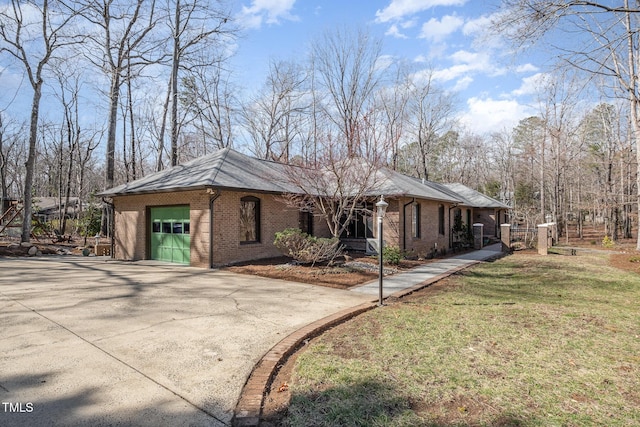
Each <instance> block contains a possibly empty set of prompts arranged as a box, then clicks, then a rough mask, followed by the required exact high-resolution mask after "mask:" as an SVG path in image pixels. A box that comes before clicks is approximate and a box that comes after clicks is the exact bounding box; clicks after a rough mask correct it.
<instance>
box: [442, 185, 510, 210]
mask: <svg viewBox="0 0 640 427" xmlns="http://www.w3.org/2000/svg"><path fill="white" fill-rule="evenodd" d="M439 185H441V186H443V187H445V188H447V189H449V190H450V191H452V192H453V193H455V194H457V195H458V197H460V198H461V199H462V203H463V204H464V205H466V206H470V207H474V208H499V209H509V208H510V206H509V205H507V204H505V203H502V202H501V201H499V200H496V199H494V198H492V197H489V196H487V195H486V194H482V193H480V192H479V191H476V190H474V189H472V188H469V187H467V186H466V185H463V184H459V183H456V184H439Z"/></svg>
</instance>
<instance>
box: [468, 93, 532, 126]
mask: <svg viewBox="0 0 640 427" xmlns="http://www.w3.org/2000/svg"><path fill="white" fill-rule="evenodd" d="M467 107H468V109H467V111H466V112H465V113H464V114H463V115H462V116H461V117H460V121H461V122H462V123H463V124H464V125H465V126H466V127H467V128H468V129H469V130H471V131H472V132H475V133H480V134H483V133H491V132H497V131H500V130H502V129H505V128H506V129H511V128H513V127H514V126H515V125H517V123H518V122H519V121H520V120H522V119H524V118H526V117H529V116H531V115H533V112H532V111H531V109H530V107H527V106H526V105H523V104H520V103H518V102H517V101H515V100H495V99H492V98H485V99H480V98H476V97H473V98H469V100H467Z"/></svg>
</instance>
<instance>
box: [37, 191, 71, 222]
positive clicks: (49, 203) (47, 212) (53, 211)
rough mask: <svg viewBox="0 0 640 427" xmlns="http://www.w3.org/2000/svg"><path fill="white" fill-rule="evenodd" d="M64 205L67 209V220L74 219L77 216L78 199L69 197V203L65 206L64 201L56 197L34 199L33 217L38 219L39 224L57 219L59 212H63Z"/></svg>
mask: <svg viewBox="0 0 640 427" xmlns="http://www.w3.org/2000/svg"><path fill="white" fill-rule="evenodd" d="M65 205H66V208H67V214H66V216H67V218H74V217H75V216H77V215H78V209H79V207H80V198H79V197H69V203H68V204H67V203H66V201H65V199H62V200H60V199H59V198H58V197H34V198H33V217H34V218H38V219H39V220H40V221H41V222H49V221H51V220H52V219H59V217H60V212H61V211H62V212H64V210H65Z"/></svg>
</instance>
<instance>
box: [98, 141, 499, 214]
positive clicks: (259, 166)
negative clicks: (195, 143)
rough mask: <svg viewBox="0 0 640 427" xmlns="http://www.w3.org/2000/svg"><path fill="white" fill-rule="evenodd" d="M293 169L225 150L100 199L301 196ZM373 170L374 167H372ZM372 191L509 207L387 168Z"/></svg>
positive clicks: (458, 187)
mask: <svg viewBox="0 0 640 427" xmlns="http://www.w3.org/2000/svg"><path fill="white" fill-rule="evenodd" d="M289 167H296V166H289V165H285V164H282V163H277V162H272V161H268V160H261V159H256V158H254V157H251V156H248V155H246V154H242V153H239V152H238V151H235V150H233V149H231V148H224V149H221V150H219V151H216V152H215V153H212V154H209V155H207V156H203V157H199V158H197V159H194V160H191V161H189V162H186V163H183V164H181V165H177V166H173V167H171V168H169V169H165V170H163V171H160V172H155V173H152V174H149V175H147V176H145V177H144V178H140V179H137V180H135V181H131V182H128V183H126V184H122V185H119V186H117V187H113V188H110V189H108V190H105V191H103V192H101V193H99V195H100V196H108V197H111V196H121V195H131V194H145V193H159V192H167V191H185V190H197V189H205V188H219V189H233V190H246V191H259V192H266V193H279V194H281V193H301V192H302V191H301V189H300V188H299V187H297V186H296V185H294V184H293V183H292V182H291V180H290V179H289V178H288V177H289V176H290V175H291V174H288V173H287V170H286V168H289ZM372 167H373V166H372ZM376 175H377V176H376V178H375V182H376V187H377V188H376V189H375V190H373V191H371V192H370V194H369V195H371V196H379V195H381V194H383V195H385V196H404V197H416V198H420V199H428V200H438V201H442V202H449V203H461V204H465V205H468V206H473V207H500V208H508V206H507V205H505V204H504V203H501V202H498V201H497V200H494V199H492V198H490V197H488V196H485V195H483V194H481V193H478V192H477V191H474V190H472V189H470V188H468V187H466V186H464V185H462V184H447V185H445V184H436V183H433V182H430V181H425V180H419V179H416V178H412V177H410V176H407V175H403V174H401V173H399V172H396V171H393V170H391V169H388V168H380V169H379V170H378V171H377V172H376Z"/></svg>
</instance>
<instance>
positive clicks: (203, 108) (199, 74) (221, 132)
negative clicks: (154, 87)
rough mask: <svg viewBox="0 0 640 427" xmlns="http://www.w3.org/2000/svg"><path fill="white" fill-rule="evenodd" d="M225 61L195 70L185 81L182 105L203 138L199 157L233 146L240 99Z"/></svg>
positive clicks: (196, 130)
mask: <svg viewBox="0 0 640 427" xmlns="http://www.w3.org/2000/svg"><path fill="white" fill-rule="evenodd" d="M223 62H224V59H223V58H220V59H219V60H218V61H217V62H216V64H215V65H212V66H207V67H204V66H203V67H191V69H189V70H188V74H187V75H186V76H185V77H184V78H183V79H182V92H181V96H180V103H181V104H182V105H183V108H184V110H185V116H186V121H187V122H188V123H189V124H190V125H191V126H192V127H193V128H194V129H195V132H196V133H197V134H198V135H199V141H200V144H201V150H199V155H205V154H207V153H209V152H210V151H211V150H217V149H220V148H225V147H229V146H231V145H232V144H233V125H234V123H235V122H236V114H237V111H238V110H239V107H238V98H237V95H236V92H237V90H236V88H235V87H234V85H233V84H232V83H231V81H230V73H229V72H227V71H226V70H225V69H224V67H223V66H222V63H223Z"/></svg>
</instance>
